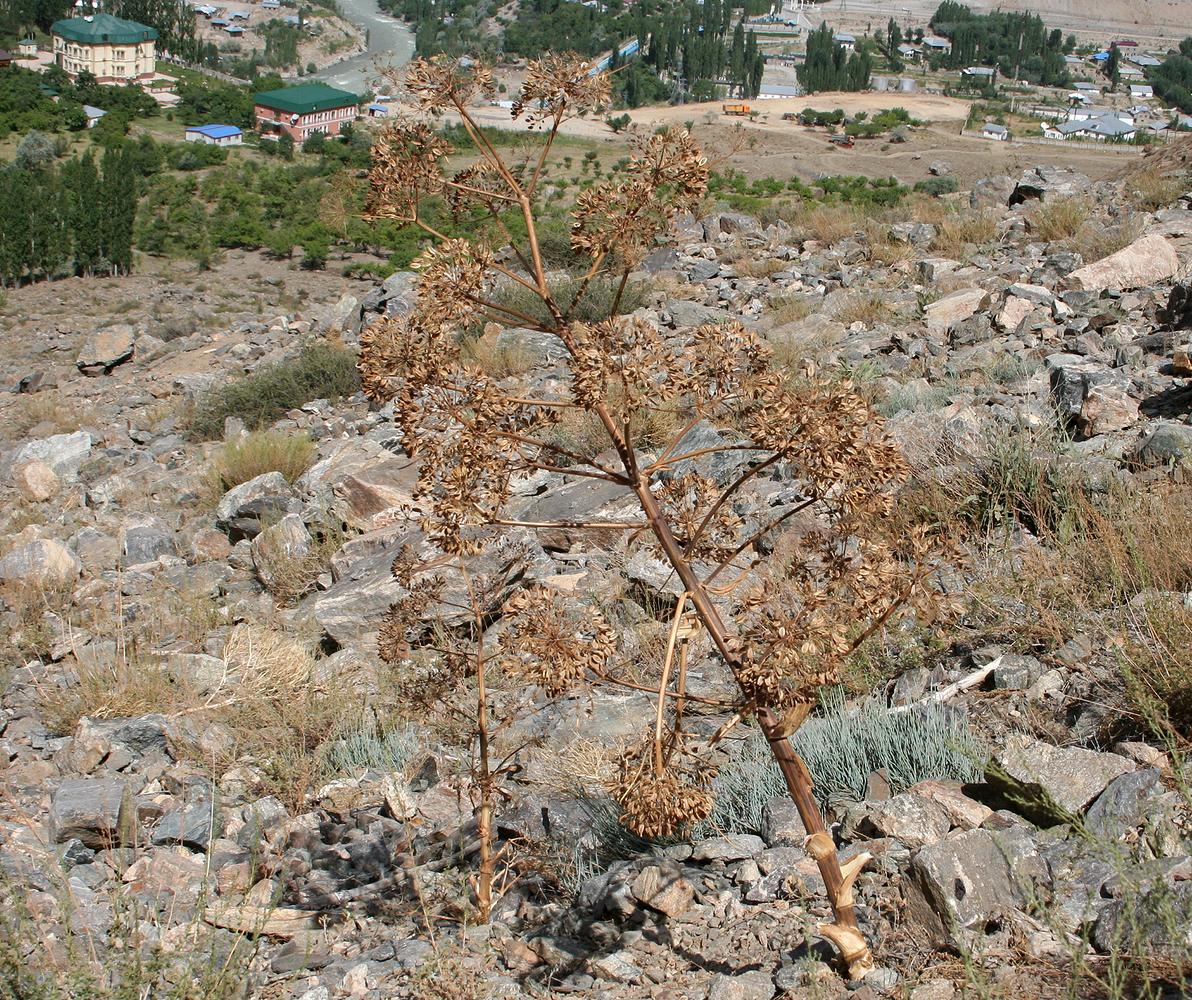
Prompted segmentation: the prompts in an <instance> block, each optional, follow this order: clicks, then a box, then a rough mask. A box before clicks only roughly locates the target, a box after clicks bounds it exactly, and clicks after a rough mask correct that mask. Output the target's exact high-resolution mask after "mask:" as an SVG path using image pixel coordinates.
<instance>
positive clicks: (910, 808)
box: [865, 793, 952, 850]
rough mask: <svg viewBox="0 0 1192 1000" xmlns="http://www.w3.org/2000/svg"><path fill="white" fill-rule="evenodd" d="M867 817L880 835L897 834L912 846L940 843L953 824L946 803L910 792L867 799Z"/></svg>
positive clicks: (898, 837)
mask: <svg viewBox="0 0 1192 1000" xmlns="http://www.w3.org/2000/svg"><path fill="white" fill-rule="evenodd" d="M865 819H866V821H867V822H868V824H869V825H871V826H872V827H873V828H874V830H875V831H876V832H877V835H878V836H879V837H894V838H896V839H897V840H900V841H902V843H904V844H906V846H907V847H909V848H911V849H912V850H913V849H915V848H919V847H924V846H926V845H927V844H934V843H936V842H937V841H939V840H940V839H942V838H943V837H944V836H945V835H946V834H947V832H948V831H949V830H950V829H951V828H952V822H951V820H950V819H949V817H948V812H947V810H945V809H944V808H943V806H941V805H938V804H937V803H935V802H932V801H931V800H930V799H926V798H921V797H920V796H918V795H912V794H909V793H904V794H902V795H895V796H894V797H893V798H892V799H889V800H888V801H886V802H869V803H866V804H865Z"/></svg>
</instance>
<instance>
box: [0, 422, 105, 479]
mask: <svg viewBox="0 0 1192 1000" xmlns="http://www.w3.org/2000/svg"><path fill="white" fill-rule="evenodd" d="M90 457H91V435H90V434H88V433H87V432H86V431H75V432H74V433H73V434H55V435H53V436H52V437H47V438H37V439H36V440H34V441H28V442H26V443H25V444H24V445H22V446H21V447H20V449H19V450H18V451H17V453H16V454H15V455H14V456H13V459H12V464H13V465H14V466H15V465H21V464H22V463H24V462H30V461H33V460H34V459H38V460H40V461H42V462H45V464H46V465H48V466H49V467H50V468H51V469H52V470H53V472H54V475H56V476H58V477H59V478H61V479H65V480H68V481H69V480H72V479H74V478H75V476H76V475H77V474H78V471H79V466H80V465H82V464H83V463H84V462H85V461H87V459H88V458H90Z"/></svg>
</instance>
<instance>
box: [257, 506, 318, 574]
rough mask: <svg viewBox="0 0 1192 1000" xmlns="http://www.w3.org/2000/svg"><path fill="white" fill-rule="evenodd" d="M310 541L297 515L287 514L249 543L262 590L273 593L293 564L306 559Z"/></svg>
mask: <svg viewBox="0 0 1192 1000" xmlns="http://www.w3.org/2000/svg"><path fill="white" fill-rule="evenodd" d="M312 543H313V539H312V538H311V536H310V532H309V531H307V530H306V525H305V524H304V523H303V521H302V518H301V517H299V516H298V515H297V514H287V515H286V516H285V517H283V518H282V519H281V520H280V521H278V522H277V524H274V525H270V526H269V527H268V528H266V529H265V530H264V531H262V532H261V533H260V534H259V535H257V537H256V538H254V539H253V540H252V562H253V567H254V568H255V569H256V571H257V577H258V578H259V579H260V581H261V583H263V584H264V585H265V587H266V589H268V590H270V591H272V590H274V589H275V588H276V587H277V585H278V582H279V580H281V579H282V577H283V576H284V575H285V573H286V572H287V571H288V570H289V568H290V567H291V566H292V565H293V564H294V560H295V559H300V558H301V557H303V556H305V555H307V554H308V553H309V552H310V550H311V545H312Z"/></svg>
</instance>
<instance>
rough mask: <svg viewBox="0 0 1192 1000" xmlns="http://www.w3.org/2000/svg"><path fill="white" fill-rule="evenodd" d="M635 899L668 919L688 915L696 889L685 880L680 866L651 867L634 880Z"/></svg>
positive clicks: (633, 891)
mask: <svg viewBox="0 0 1192 1000" xmlns="http://www.w3.org/2000/svg"><path fill="white" fill-rule="evenodd" d="M630 891H631V892H632V893H633V897H634V898H635V899H636V900H637V901H638V902H639V903H641V904H642V905H643V906H648V907H649V908H650V909H652V910H657V911H658V912H659V913H662V914H664V915H665V916H668V917H678V916H680V915H682V914H683V913H686V912H687V910H688V909H689V908H690V906H691V903H692V900H693V899H694V898H695V887H694V886H693V885H692V884H691V883H690V882H688V881H687V879H685V878H683V875H682V872H681V870H680V869H679V866H678V865H668V866H666V867H663V866H659V865H649V866H648V867H646V868H643V869H642V870H641V871H640V872H638V874H637V878H635V879H634V880H633V884H632V886H631V890H630Z"/></svg>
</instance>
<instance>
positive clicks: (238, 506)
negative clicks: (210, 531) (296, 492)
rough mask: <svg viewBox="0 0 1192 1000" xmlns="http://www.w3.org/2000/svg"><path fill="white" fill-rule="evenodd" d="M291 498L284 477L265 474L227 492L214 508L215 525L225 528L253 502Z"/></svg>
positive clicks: (291, 492)
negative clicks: (274, 498)
mask: <svg viewBox="0 0 1192 1000" xmlns="http://www.w3.org/2000/svg"><path fill="white" fill-rule="evenodd" d="M292 496H293V491H292V490H291V489H290V484H289V483H287V482H286V477H285V476H283V475H282V474H281V473H280V472H266V473H264V474H263V475H260V476H257V477H256V478H254V479H250V480H249V481H248V482H247V483H241V484H240V485H239V486H233V487H232V488H231V489H230V490H228V492H227V493H225V494H224V495H223V497H222V498H221V499H220V501H219V505H218V506H217V507H216V508H215V523H216V524H218V525H220V526H221V527H225V526H227V525H228V524H229V523H230V522H231V521H232V519H233V518H234V517H237V516H238V515H240V514H241V512H242V511H243V509H244V508H245V507H247V506H248V505H249V504H251V503H253V502H255V501H259V500H263V499H268V498H273V497H282V498H284V499H286V500H288V499H290V498H291V497H292Z"/></svg>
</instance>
